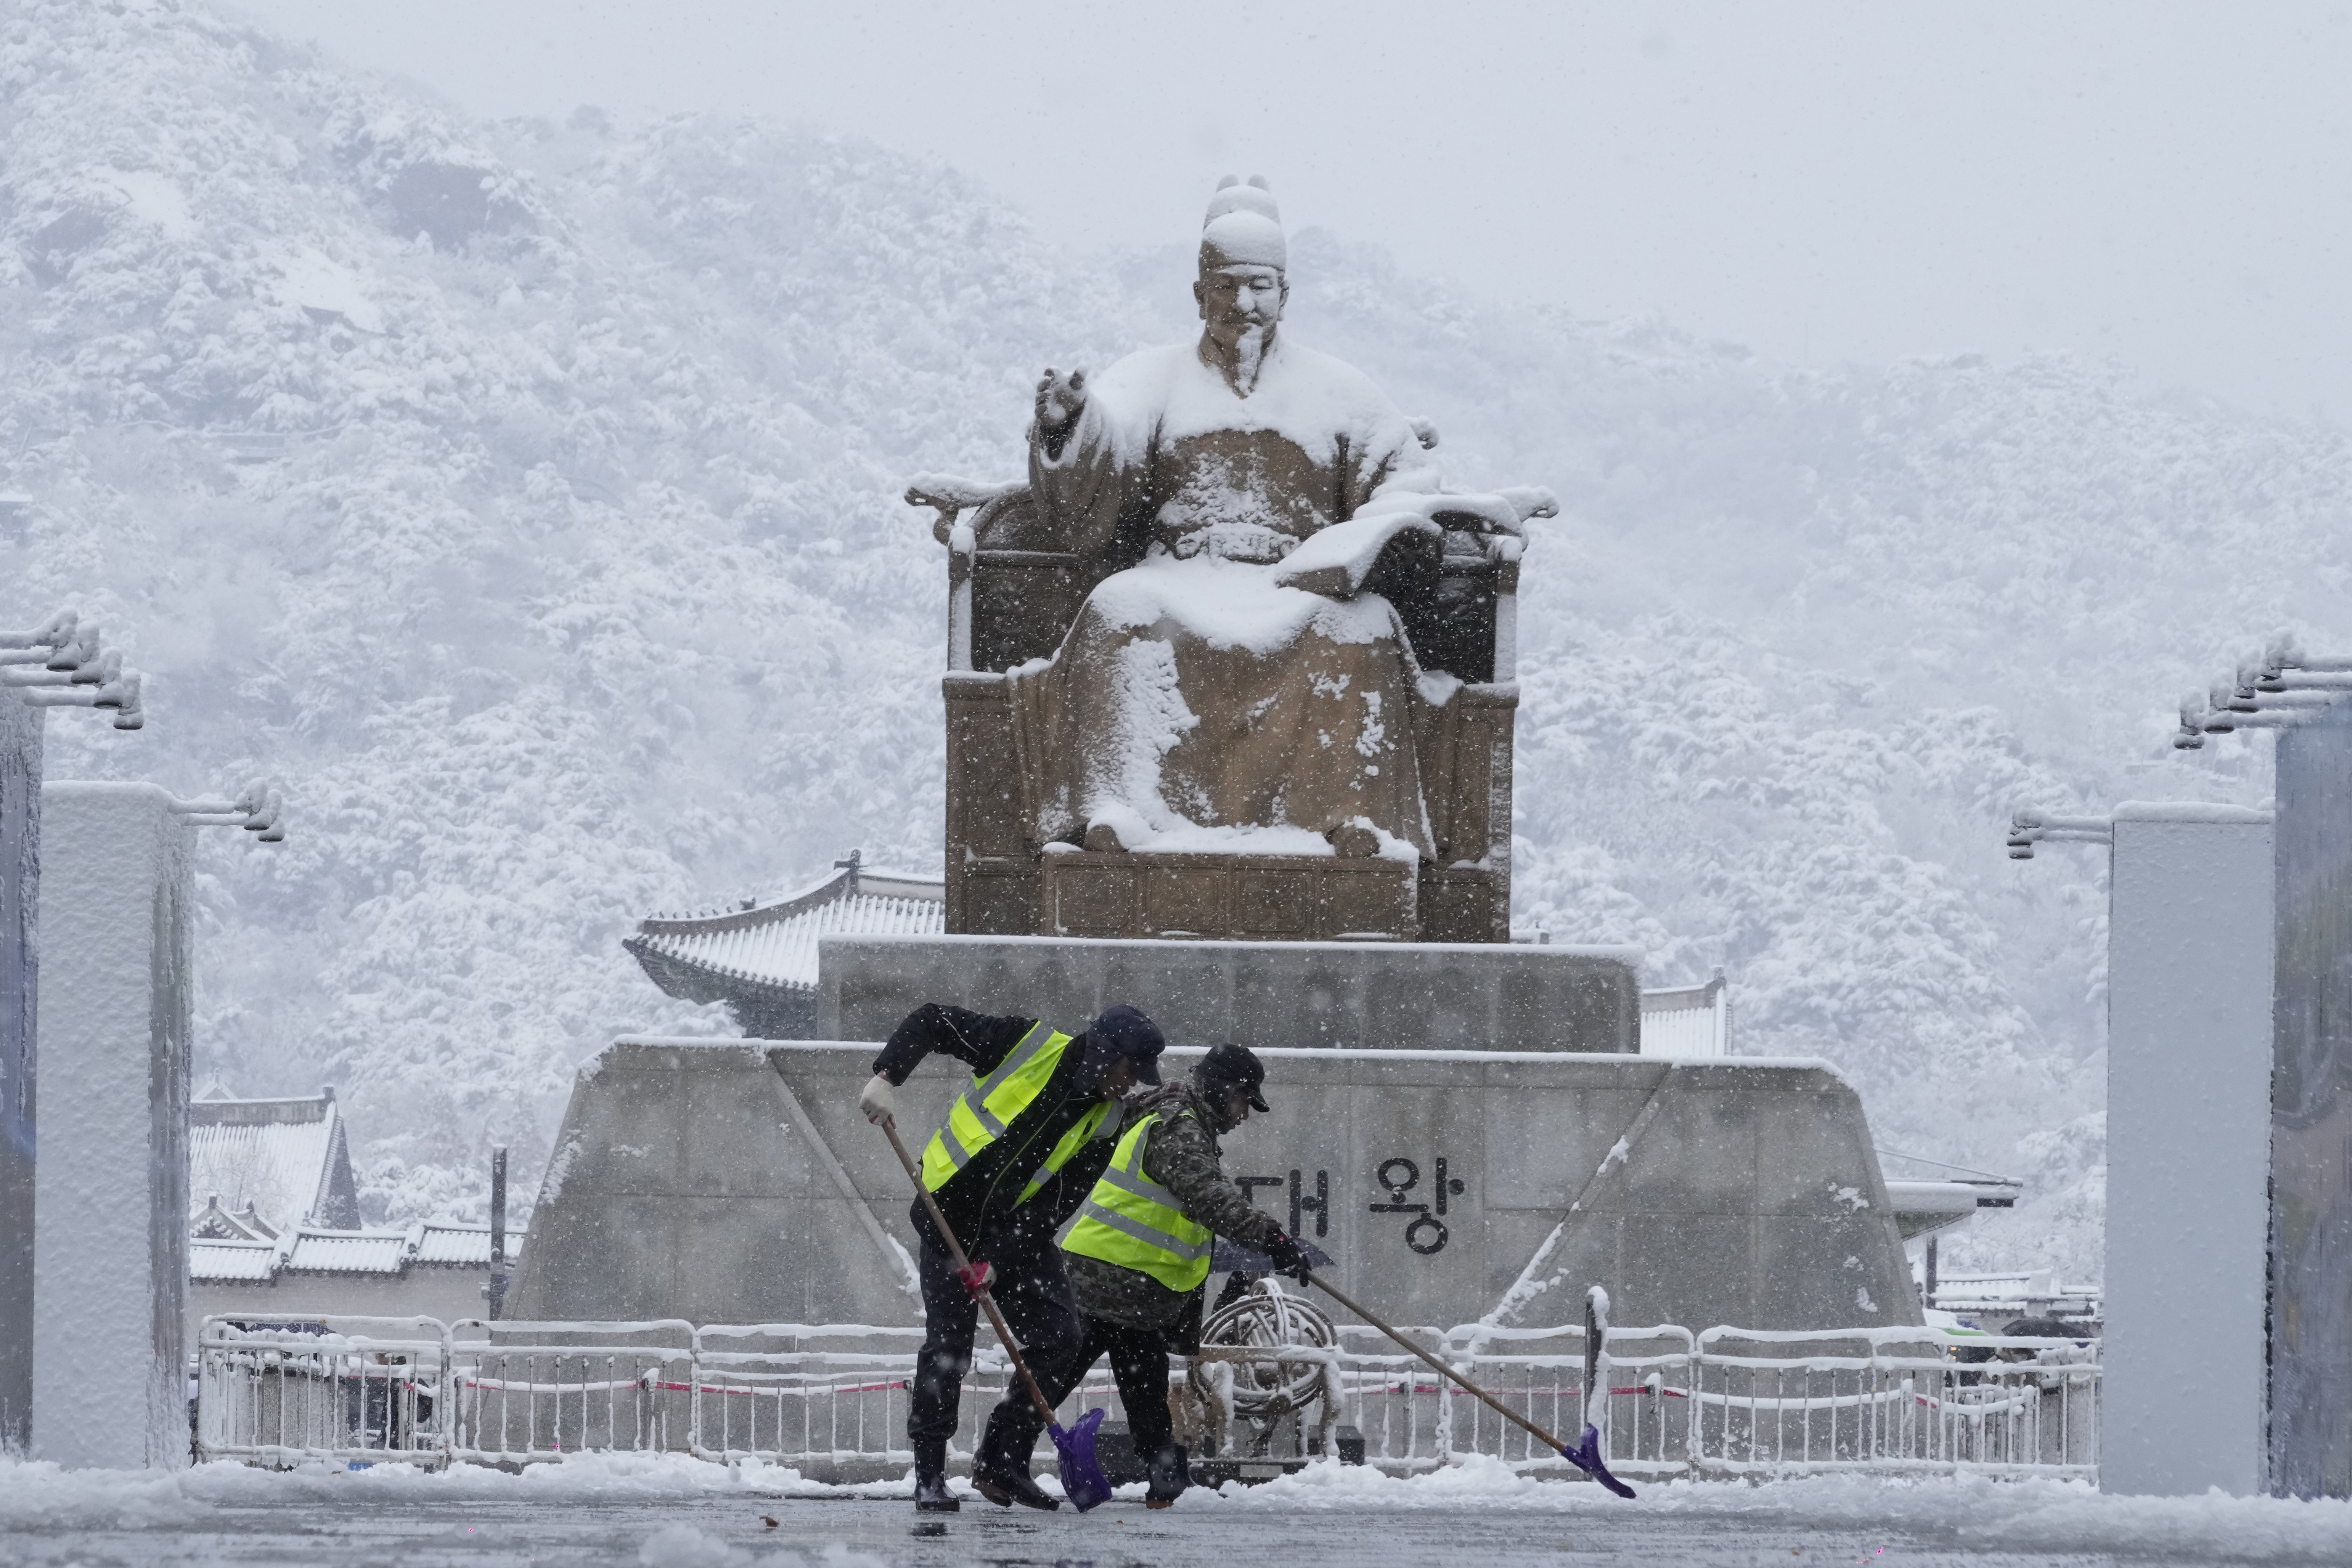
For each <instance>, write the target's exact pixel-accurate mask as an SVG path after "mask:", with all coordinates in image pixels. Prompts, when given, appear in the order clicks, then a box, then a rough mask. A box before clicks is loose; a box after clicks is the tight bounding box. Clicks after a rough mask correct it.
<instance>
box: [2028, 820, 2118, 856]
mask: <svg viewBox="0 0 2352 1568" xmlns="http://www.w3.org/2000/svg"><path fill="white" fill-rule="evenodd" d="M2115 833H2116V822H2115V819H2114V818H2113V817H2062V816H2059V815H2058V814H2057V813H2055V812H2053V811H2037V810H2031V809H2028V810H2019V811H2014V812H2012V813H2011V815H2010V819H2009V858H2010V859H2011V860H2013V861H2030V860H2032V858H2033V846H2034V845H2036V844H2107V843H2113V842H2114V841H2115Z"/></svg>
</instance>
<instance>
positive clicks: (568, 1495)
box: [0, 1454, 2352, 1565]
mask: <svg viewBox="0 0 2352 1568" xmlns="http://www.w3.org/2000/svg"><path fill="white" fill-rule="evenodd" d="M1040 1479H1041V1480H1042V1481H1045V1482H1046V1483H1048V1484H1049V1485H1050V1481H1051V1478H1050V1477H1049V1476H1041V1478H1040ZM1639 1484H1640V1489H1641V1496H1640V1497H1639V1498H1637V1499H1636V1500H1633V1501H1631V1502H1627V1501H1623V1500H1619V1499H1617V1498H1613V1497H1611V1496H1609V1495H1608V1494H1607V1493H1605V1492H1603V1491H1602V1490H1601V1489H1600V1488H1599V1487H1597V1486H1593V1485H1591V1484H1590V1483H1586V1482H1582V1481H1566V1480H1553V1479H1543V1480H1538V1479H1532V1478H1530V1477H1528V1476H1525V1475H1521V1474H1519V1473H1517V1472H1516V1471H1514V1470H1512V1469H1510V1468H1509V1467H1508V1466H1507V1465H1505V1464H1503V1463H1502V1462H1501V1461H1500V1460H1498V1459H1494V1458H1485V1457H1480V1458H1471V1459H1468V1460H1466V1461H1465V1462H1463V1463H1459V1464H1455V1465H1451V1466H1447V1467H1445V1468H1444V1469H1437V1470H1434V1471H1431V1472H1429V1473H1426V1474H1423V1475H1418V1476H1413V1477H1410V1478H1400V1477H1392V1476H1387V1475H1383V1474H1382V1473H1381V1472H1380V1471H1379V1470H1377V1469H1371V1468H1370V1467H1367V1466H1357V1465H1340V1464H1336V1463H1322V1464H1316V1465H1310V1466H1308V1467H1307V1469H1304V1470H1302V1471H1299V1472H1297V1474H1295V1475H1289V1476H1285V1477H1282V1478H1281V1479H1276V1480H1272V1481H1267V1482H1265V1483H1263V1484H1261V1485H1257V1486H1243V1485H1241V1484H1240V1483H1238V1482H1228V1483H1226V1484H1225V1485H1224V1486H1223V1488H1221V1489H1219V1490H1208V1489H1206V1488H1200V1487H1196V1488H1194V1489H1193V1490H1191V1491H1189V1492H1187V1493H1186V1494H1185V1495H1184V1496H1183V1497H1182V1498H1181V1499H1180V1500H1178V1501H1177V1504H1176V1508H1177V1511H1178V1513H1179V1514H1181V1515H1184V1516H1195V1515H1200V1516H1212V1517H1213V1516H1215V1515H1218V1514H1221V1513H1223V1514H1232V1515H1234V1516H1236V1517H1235V1522H1236V1524H1240V1523H1242V1522H1243V1520H1244V1518H1245V1517H1247V1516H1251V1515H1265V1514H1269V1513H1274V1514H1283V1513H1298V1512H1301V1511H1309V1512H1312V1511H1329V1512H1334V1513H1342V1514H1366V1513H1380V1512H1382V1511H1438V1512H1444V1511H1475V1512H1478V1513H1481V1514H1496V1513H1512V1512H1517V1513H1528V1514H1549V1515H1583V1516H1597V1517H1601V1518H1605V1519H1608V1520H1611V1521H1624V1520H1630V1519H1633V1518H1635V1517H1653V1518H1656V1517H1661V1516H1664V1517H1670V1518H1674V1519H1680V1520H1685V1521H1690V1522H1692V1523H1694V1524H1700V1523H1706V1522H1708V1521H1722V1522H1725V1523H1730V1524H1737V1523H1738V1522H1741V1521H1752V1522H1754V1523H1756V1524H1759V1525H1766V1524H1769V1525H1775V1526H1784V1527H1798V1528H1802V1527H1805V1526H1815V1527H1819V1528H1822V1529H1825V1530H1826V1529H1837V1530H1853V1529H1855V1528H1863V1529H1883V1530H1885V1531H1886V1532H1887V1533H1888V1534H1889V1535H1890V1536H1904V1537H1910V1538H1916V1539H1919V1540H1937V1539H1940V1540H1943V1541H1947V1542H1949V1543H1950V1544H1952V1545H1953V1546H1955V1547H1958V1548H1963V1549H1967V1548H1975V1549H1980V1550H1984V1549H1994V1548H2000V1549H2007V1550H2012V1551H2025V1552H2131V1551H2136V1550H2138V1551H2146V1552H2149V1553H2151V1554H2152V1555H2158V1556H2163V1557H2165V1558H2166V1560H2168V1561H2171V1560H2176V1559H2178V1560H2193V1559H2194V1558H2195V1557H2196V1555H2197V1554H2198V1553H2200V1552H2210V1553H2211V1554H2212V1556H2214V1557H2215V1558H2217V1559H2218V1558H2227V1559H2228V1560H2230V1561H2232V1562H2238V1561H2257V1562H2259V1561H2263V1560H2266V1559H2278V1560H2283V1561H2284V1560H2293V1561H2322V1562H2324V1561H2329V1560H2331V1559H2332V1560H2336V1561H2343V1560H2347V1559H2352V1502H2346V1501H2342V1500H2321V1501H2312V1502H2297V1501H2291V1500H2283V1499H2277V1498H2231V1497H2224V1496H2222V1495H2221V1493H2219V1492H2214V1493H2210V1494H2208V1495H2207V1496H2204V1497H2198V1498H2126V1497H2109V1496H2106V1495H2104V1494H2102V1493H2101V1492H2099V1491H2098V1490H2096V1489H2095V1488H2094V1487H2092V1486H2090V1485H2088V1484H2086V1483H2084V1482H2080V1481H2056V1480H1990V1479H1983V1478H1978V1477H1967V1476H1962V1477H1957V1478H1949V1477H1944V1478H1927V1479H1883V1478H1878V1477H1871V1476H1862V1475H1833V1476H1815V1477H1808V1478H1804V1479H1790V1480H1775V1481H1764V1482H1760V1483H1755V1484H1750V1483H1747V1482H1738V1481H1674V1482H1643V1483H1639ZM907 1487H908V1483H907V1482H906V1481H905V1480H903V1479H902V1480H898V1481H889V1482H880V1483H876V1484H874V1485H869V1486H857V1487H833V1486H825V1485H821V1484H819V1483H816V1482H813V1481H809V1480H805V1479H803V1478H802V1477H801V1476H800V1475H799V1474H798V1472H796V1471H793V1470H790V1469H779V1468H777V1467H773V1466H763V1465H759V1464H742V1465H719V1464H714V1463H711V1462H709V1461H707V1460H702V1459H696V1458H689V1457H688V1456H685V1455H682V1454H670V1455H583V1456H581V1457H580V1458H572V1459H566V1460H564V1461H562V1462H561V1463H555V1464H544V1465H534V1466H531V1467H530V1468H528V1469H524V1470H523V1471H522V1472H521V1473H520V1474H513V1473H509V1472H507V1471H502V1470H494V1469H482V1468H477V1467H472V1466H463V1465H461V1466H457V1467H456V1468H454V1469H450V1470H447V1471H428V1470H419V1469H414V1468H412V1467H409V1466H405V1465H378V1466H375V1467H373V1469H364V1470H352V1471H340V1470H332V1469H328V1468H326V1467H324V1466H309V1467H305V1468H304V1469H299V1470H293V1471H269V1470H257V1469H247V1468H246V1467H244V1466H241V1465H236V1464H211V1465H204V1466H199V1467H197V1468H196V1469H192V1470H186V1471H182V1472H179V1473H177V1474H156V1473H152V1472H148V1473H121V1472H113V1471H90V1470H82V1471H61V1470H59V1469H58V1468H57V1467H56V1466H54V1465H48V1464H38V1463H31V1464H28V1463H22V1462H14V1461H0V1530H18V1531H47V1532H58V1531H74V1530H91V1529H142V1528H158V1529H169V1528H173V1527H174V1526H181V1525H186V1524H189V1523H191V1522H194V1521H198V1520H200V1519H201V1518H202V1517H204V1516H205V1515H206V1514H208V1513H209V1512H210V1511H212V1510H214V1509H215V1508H228V1509H240V1510H244V1509H256V1508H272V1507H278V1508H286V1509H289V1510H296V1509H300V1508H302V1507H304V1506H315V1505H320V1504H335V1503H360V1502H365V1503H366V1504H368V1505H369V1506H370V1507H372V1508H381V1507H409V1508H416V1509H420V1510H431V1509H433V1508H435V1507H436V1506H439V1505H444V1504H449V1503H496V1502H500V1501H507V1502H514V1503H524V1502H530V1503H578V1504H582V1505H591V1504H597V1505H602V1504H629V1503H642V1504H645V1505H647V1506H648V1507H652V1506H656V1505H660V1504H664V1503H670V1502H678V1501H687V1500H695V1499H700V1498H726V1497H734V1498H741V1499H744V1500H773V1501H774V1507H773V1510H772V1515H773V1516H774V1517H776V1518H778V1519H780V1520H782V1521H783V1523H784V1524H786V1525H791V1524H793V1522H794V1521H793V1519H792V1517H791V1516H790V1514H789V1513H788V1510H790V1509H791V1508H792V1507H793V1505H794V1503H795V1502H796V1501H808V1500H822V1499H840V1498H852V1497H863V1498H869V1499H877V1500H880V1499H888V1500H893V1501H895V1502H898V1503H899V1504H900V1505H901V1506H903V1504H904V1500H905V1499H906V1497H907V1495H908V1492H907ZM958 1490H959V1491H961V1493H962V1495H963V1496H964V1499H965V1506H966V1508H967V1510H969V1509H971V1508H973V1507H980V1508H982V1510H983V1515H982V1517H990V1516H993V1515H994V1513H995V1511H994V1510H992V1509H987V1508H986V1505H984V1504H982V1503H980V1502H979V1500H978V1499H977V1497H976V1496H975V1495H974V1494H972V1493H971V1491H970V1490H968V1489H967V1488H965V1487H963V1486H962V1485H961V1483H959V1484H958ZM1139 1495H1140V1493H1139V1489H1137V1488H1126V1489H1122V1490H1121V1492H1120V1503H1119V1505H1118V1506H1122V1507H1123V1506H1125V1505H1127V1504H1130V1503H1134V1502H1136V1501H1138V1500H1139ZM804 1534H805V1531H803V1535H802V1537H795V1539H799V1538H804ZM780 1539H782V1537H780ZM736 1550H738V1549H736V1548H734V1547H731V1546H730V1545H729V1544H728V1543H727V1542H724V1541H722V1540H719V1539H718V1538H717V1537H715V1536H712V1535H709V1534H708V1533H705V1532H704V1531H701V1530H699V1529H698V1528H697V1527H696V1526H694V1525H693V1524H691V1523H688V1522H685V1521H676V1522H670V1523H666V1524H664V1525H662V1526H661V1527H660V1528H659V1529H658V1530H656V1531H655V1532H653V1533H652V1534H651V1535H650V1536H649V1538H648V1539H647V1540H646V1543H645V1545H644V1547H643V1548H642V1551H643V1552H644V1553H645V1555H644V1556H643V1558H642V1561H644V1562H645V1563H654V1564H670V1563H676V1564H680V1565H684V1564H693V1563H706V1562H707V1563H728V1562H733V1561H735V1560H736V1559H735V1558H733V1557H730V1556H727V1555H724V1553H726V1552H732V1551H736Z"/></svg>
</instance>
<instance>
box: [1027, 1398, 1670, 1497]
mask: <svg viewBox="0 0 2352 1568" xmlns="http://www.w3.org/2000/svg"><path fill="white" fill-rule="evenodd" d="M1102 1423H1103V1413H1102V1411H1100V1410H1098V1409H1097V1410H1089V1411H1087V1413H1086V1414H1085V1415H1083V1416H1079V1417H1078V1419H1077V1422H1076V1425H1075V1426H1073V1427H1070V1428H1069V1429H1068V1430H1067V1431H1065V1430H1063V1429H1062V1427H1060V1425H1059V1424H1056V1425H1054V1426H1051V1427H1046V1428H1045V1434H1046V1436H1048V1437H1052V1438H1053V1439H1054V1452H1055V1454H1056V1455H1058V1456H1059V1458H1060V1469H1061V1472H1062V1494H1063V1495H1064V1496H1065V1497H1067V1498H1068V1499H1069V1500H1070V1506H1071V1507H1072V1508H1075V1509H1076V1510H1077V1511H1079V1512H1080V1513H1084V1512H1086V1511H1087V1510H1088V1509H1090V1508H1093V1507H1095V1506H1096V1505H1097V1504H1099V1503H1106V1502H1108V1501H1109V1500H1110V1479H1109V1478H1108V1477H1107V1476H1105V1475H1104V1474H1103V1473H1102V1466H1101V1465H1099V1464H1097V1462H1096V1461H1095V1428H1096V1427H1099V1426H1101V1425H1102ZM1626 1495H1627V1496H1629V1497H1630V1496H1631V1495H1633V1494H1631V1493H1630V1492H1629V1493H1627V1494H1626Z"/></svg>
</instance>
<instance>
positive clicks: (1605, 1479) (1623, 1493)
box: [1559, 1424, 1633, 1497]
mask: <svg viewBox="0 0 2352 1568" xmlns="http://www.w3.org/2000/svg"><path fill="white" fill-rule="evenodd" d="M1559 1457H1560V1458H1563V1459H1566V1460H1567V1461H1568V1462H1569V1463H1570V1464H1571V1465H1574V1466H1575V1467H1576V1468H1577V1469H1580V1470H1582V1471H1583V1472H1584V1473H1585V1474H1586V1475H1588V1476H1591V1478H1592V1479H1594V1480H1596V1481H1599V1482H1600V1483H1601V1485H1602V1486H1605V1487H1607V1488H1608V1489H1609V1490H1611V1491H1613V1492H1615V1493H1616V1494H1617V1495H1618V1496H1619V1497H1632V1496H1633V1488H1632V1487H1629V1486H1627V1485H1626V1484H1625V1483H1624V1482H1623V1481H1621V1480H1619V1479H1617V1478H1616V1477H1615V1476H1612V1475H1611V1474H1610V1473H1609V1467H1608V1465H1607V1464H1605V1463H1604V1462H1602V1460H1601V1428H1600V1427H1594V1426H1591V1425H1590V1424H1588V1425H1587V1426H1586V1427H1585V1428H1584V1439H1583V1441H1581V1442H1580V1443H1578V1444H1577V1445H1576V1447H1574V1448H1562V1449H1560V1451H1559Z"/></svg>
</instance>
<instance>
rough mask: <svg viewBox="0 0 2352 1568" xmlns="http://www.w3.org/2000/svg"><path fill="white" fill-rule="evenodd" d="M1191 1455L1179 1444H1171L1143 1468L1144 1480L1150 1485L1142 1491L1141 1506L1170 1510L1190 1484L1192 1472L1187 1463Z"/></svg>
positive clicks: (1153, 1456) (1152, 1457)
mask: <svg viewBox="0 0 2352 1568" xmlns="http://www.w3.org/2000/svg"><path fill="white" fill-rule="evenodd" d="M1191 1458H1192V1454H1191V1453H1190V1451H1189V1450H1187V1449H1186V1448H1184V1447H1183V1445H1181V1443H1171V1444H1169V1445H1168V1446H1167V1447H1166V1448H1162V1449H1160V1451H1159V1452H1158V1453H1156V1454H1154V1455H1152V1456H1151V1458H1150V1461H1149V1462H1148V1463H1147V1464H1145V1466H1144V1467H1143V1474H1144V1479H1146V1480H1147V1481H1148V1482H1149V1483H1150V1484H1149V1485H1147V1486H1146V1487H1145V1488H1144V1489H1143V1506H1144V1507H1146V1508H1171V1507H1173V1506H1174V1505H1175V1502H1176V1500H1177V1499H1178V1498H1180V1497H1182V1496H1183V1495H1184V1489H1185V1488H1187V1487H1189V1486H1191V1485H1192V1467H1191V1465H1190V1464H1189V1463H1188V1462H1187V1461H1189V1460H1190V1459H1191Z"/></svg>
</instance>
